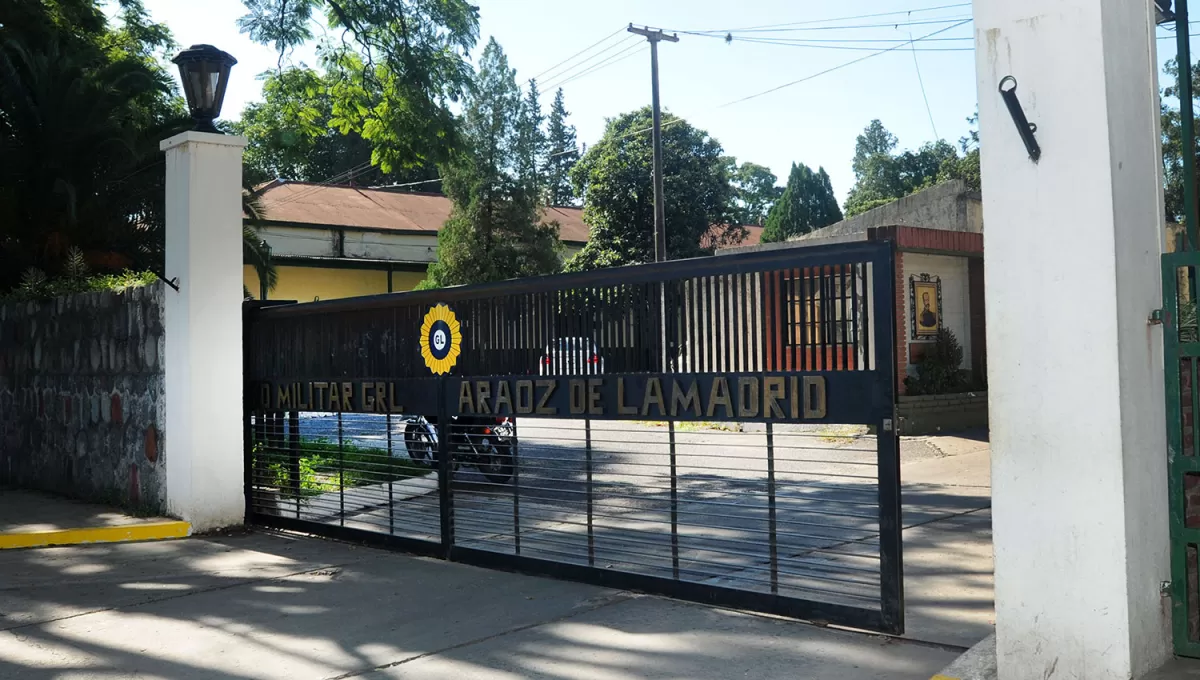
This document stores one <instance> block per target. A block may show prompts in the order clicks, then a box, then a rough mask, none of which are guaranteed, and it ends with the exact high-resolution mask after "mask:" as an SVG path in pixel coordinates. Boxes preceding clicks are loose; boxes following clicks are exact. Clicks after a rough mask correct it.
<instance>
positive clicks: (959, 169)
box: [937, 109, 983, 191]
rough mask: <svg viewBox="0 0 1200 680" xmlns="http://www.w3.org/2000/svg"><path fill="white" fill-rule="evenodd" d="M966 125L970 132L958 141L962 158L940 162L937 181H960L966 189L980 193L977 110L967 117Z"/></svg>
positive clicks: (981, 184) (981, 185)
mask: <svg viewBox="0 0 1200 680" xmlns="http://www.w3.org/2000/svg"><path fill="white" fill-rule="evenodd" d="M967 123H969V124H970V125H971V131H970V132H969V133H967V136H966V137H961V138H959V140H958V147H959V148H960V149H962V152H963V156H962V158H957V157H956V158H947V159H946V160H945V161H943V162H942V168H941V170H939V171H938V178H937V181H939V182H945V181H947V180H952V179H961V180H962V181H963V182H964V183H966V185H967V188H968V189H973V190H975V191H981V190H982V189H983V180H982V176H981V174H980V171H979V110H978V109H976V111H975V113H974V114H972V115H970V116H967Z"/></svg>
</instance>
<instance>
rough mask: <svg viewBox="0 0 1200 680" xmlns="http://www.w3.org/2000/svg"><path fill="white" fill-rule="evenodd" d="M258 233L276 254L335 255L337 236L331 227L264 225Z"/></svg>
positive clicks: (303, 255)
mask: <svg viewBox="0 0 1200 680" xmlns="http://www.w3.org/2000/svg"><path fill="white" fill-rule="evenodd" d="M258 235H259V237H261V238H262V239H263V240H264V241H266V242H267V245H269V246H271V253H272V254H273V255H275V256H277V257H278V256H287V255H291V256H295V257H334V255H335V252H336V251H335V248H334V244H335V236H334V233H333V231H332V230H330V229H306V228H301V227H277V226H263V227H260V228H259V230H258Z"/></svg>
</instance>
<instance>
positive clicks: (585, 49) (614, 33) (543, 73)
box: [533, 26, 625, 80]
mask: <svg viewBox="0 0 1200 680" xmlns="http://www.w3.org/2000/svg"><path fill="white" fill-rule="evenodd" d="M624 30H625V27H624V26H622V27H620V28H618V29H617V30H615V31H613V32H612V33H609V34H608V35H606V36H604V37H603V38H601V39H599V40H597V41H596V42H594V43H592V44H591V45H588V46H587V47H585V48H583V49H582V50H579V51H578V52H576V53H575V54H572V55H571V56H569V57H567V58H566V59H563V60H562V61H560V62H558V63H557V64H555V65H554V66H551V67H550V68H548V69H546V70H545V71H542V72H541V73H539V74H537V75H536V76H534V77H533V79H534V80H537V79H538V78H541V77H542V76H544V75H546V74H547V73H549V72H551V71H553V70H554V69H556V68H558V67H559V66H562V65H563V64H565V63H567V62H568V61H571V60H572V59H574V58H575V57H578V56H579V55H581V54H583V53H584V52H587V51H588V50H590V49H592V48H593V47H595V46H597V45H599V44H600V43H602V42H604V41H605V40H608V39H609V38H611V37H613V36H614V35H616V34H618V33H621V32H622V31H624Z"/></svg>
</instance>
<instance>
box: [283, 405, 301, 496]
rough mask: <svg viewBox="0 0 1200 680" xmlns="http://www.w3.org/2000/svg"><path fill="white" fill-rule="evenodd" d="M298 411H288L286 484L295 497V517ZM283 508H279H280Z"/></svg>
mask: <svg viewBox="0 0 1200 680" xmlns="http://www.w3.org/2000/svg"><path fill="white" fill-rule="evenodd" d="M300 453H301V450H300V412H299V411H289V412H288V486H289V487H291V492H292V495H293V496H294V497H295V499H296V517H297V518H299V517H300V492H301V491H302V486H303V480H301V479H300ZM282 509H283V508H280V510H282Z"/></svg>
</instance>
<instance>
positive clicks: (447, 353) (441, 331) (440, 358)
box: [421, 305, 462, 375]
mask: <svg viewBox="0 0 1200 680" xmlns="http://www.w3.org/2000/svg"><path fill="white" fill-rule="evenodd" d="M461 350H462V329H461V327H460V326H459V324H458V319H457V318H455V316H454V312H453V311H451V310H450V308H449V307H447V306H446V305H436V306H434V307H432V308H431V309H430V310H429V311H428V312H427V313H426V314H425V321H424V322H423V323H422V324H421V358H423V359H424V360H425V365H426V366H428V367H429V370H431V371H433V372H434V373H436V374H438V375H441V374H443V373H449V372H450V369H452V368H454V364H455V363H456V362H457V361H458V355H459V352H460V351H461Z"/></svg>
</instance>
